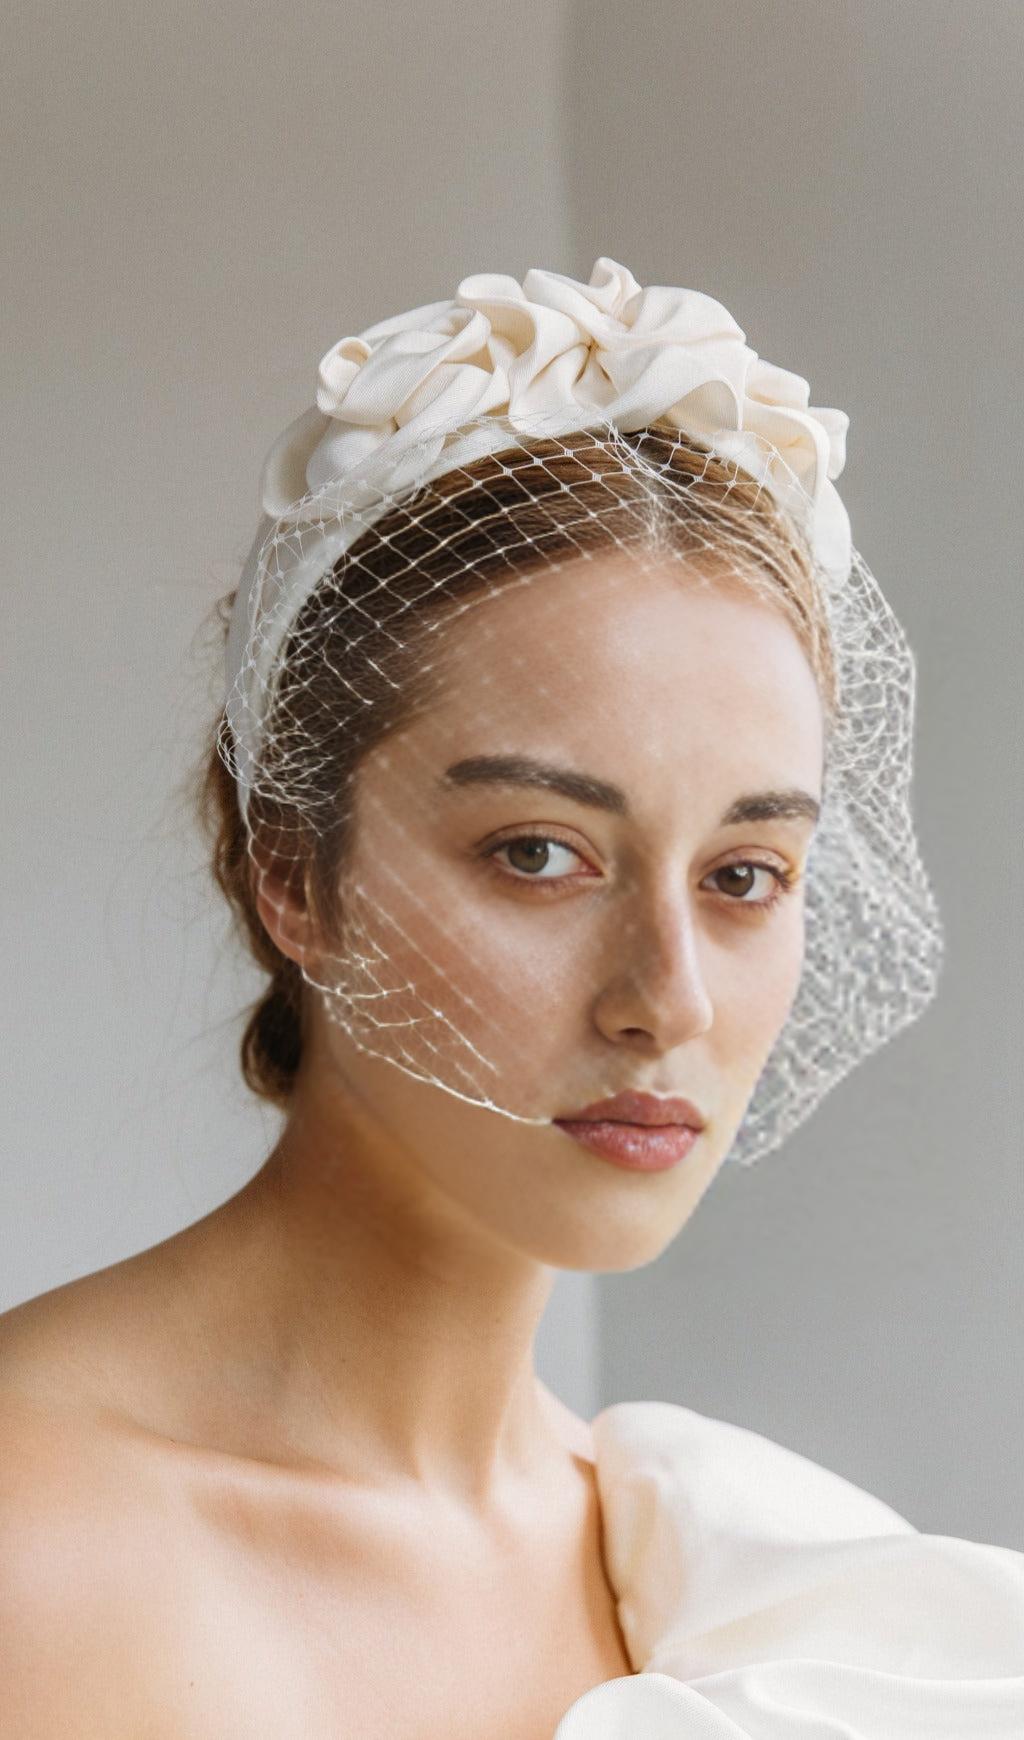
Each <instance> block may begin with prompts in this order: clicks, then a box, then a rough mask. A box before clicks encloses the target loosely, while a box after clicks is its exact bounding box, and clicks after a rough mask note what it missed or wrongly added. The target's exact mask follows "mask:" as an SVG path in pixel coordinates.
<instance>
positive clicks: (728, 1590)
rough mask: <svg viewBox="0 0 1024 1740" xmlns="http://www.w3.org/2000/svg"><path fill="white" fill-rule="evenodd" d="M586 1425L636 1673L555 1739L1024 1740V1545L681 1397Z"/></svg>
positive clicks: (577, 1712)
mask: <svg viewBox="0 0 1024 1740" xmlns="http://www.w3.org/2000/svg"><path fill="white" fill-rule="evenodd" d="M592 1431H593V1442H594V1456H595V1462H596V1469H597V1484H598V1492H599V1495H600V1501H601V1510H602V1516H603V1520H604V1538H605V1558H606V1565H607V1571H608V1577H609V1580H610V1582H611V1585H612V1588H613V1589H614V1591H615V1594H616V1598H617V1601H618V1615H619V1623H620V1625H621V1628H622V1633H623V1637H624V1639H625V1642H626V1647H627V1649H628V1651H629V1657H630V1660H631V1662H632V1664H633V1667H634V1669H635V1673H634V1674H633V1675H624V1676H621V1677H617V1678H615V1679H611V1680H606V1681H605V1682H604V1683H603V1684H601V1685H598V1686H595V1687H593V1688H592V1689H591V1690H590V1691H587V1692H585V1693H584V1694H583V1695H582V1697H579V1698H577V1699H576V1700H575V1702H574V1703H573V1704H572V1705H571V1706H570V1708H569V1709H568V1710H567V1711H566V1712H565V1714H564V1716H563V1717H562V1719H561V1721H560V1722H559V1724H558V1727H557V1729H556V1730H555V1734H554V1736H553V1740H1024V1553H1020V1552H1017V1551H1015V1550H1014V1549H1013V1548H1010V1547H999V1546H987V1545H983V1544H981V1543H980V1542H975V1541H966V1540H958V1539H956V1538H954V1537H953V1536H951V1535H932V1534H922V1533H921V1532H920V1531H919V1530H917V1529H916V1528H915V1527H914V1525H913V1524H912V1523H910V1522H907V1521H906V1519H905V1518H904V1517H902V1516H900V1515H898V1514H897V1512H896V1511H894V1510H892V1509H890V1507H889V1506H888V1505H887V1504H885V1503H883V1501H882V1500H881V1499H879V1498H874V1497H872V1495H871V1494H870V1493H868V1492H865V1491H864V1490H863V1489H862V1488H861V1487H858V1486H854V1485H853V1484H852V1483H851V1482H850V1481H848V1480H846V1479H845V1478H844V1477H843V1476H842V1475H840V1474H834V1473H832V1472H830V1471H829V1470H828V1469H827V1468H822V1467H820V1466H819V1464H818V1463H816V1462H811V1461H809V1460H808V1458H806V1457H804V1456H800V1455H798V1454H797V1453H796V1452H795V1451H793V1450H789V1449H787V1448H786V1447H785V1446H783V1445H781V1444H777V1443H775V1442H774V1441H773V1440H772V1439H770V1438H765V1437H763V1436H762V1435H761V1434H760V1433H758V1432H753V1431H750V1430H749V1429H748V1428H746V1427H744V1426H737V1425H733V1424H731V1423H729V1422H728V1421H725V1420H717V1419H713V1418H711V1417H710V1416H708V1415H705V1414H698V1413H695V1412H694V1411H693V1410H692V1409H690V1408H683V1407H678V1406H677V1405H676V1404H675V1403H672V1402H617V1403H615V1404H614V1405H613V1406H611V1407H609V1408H605V1409H604V1411H603V1412H602V1413H599V1414H598V1415H597V1416H596V1418H595V1419H594V1421H593V1422H592ZM1018 1448H1019V1447H1018ZM1014 1470H1015V1474H1016V1477H1017V1478H1020V1475H1021V1463H1020V1461H1019V1460H1018V1459H1017V1458H1014Z"/></svg>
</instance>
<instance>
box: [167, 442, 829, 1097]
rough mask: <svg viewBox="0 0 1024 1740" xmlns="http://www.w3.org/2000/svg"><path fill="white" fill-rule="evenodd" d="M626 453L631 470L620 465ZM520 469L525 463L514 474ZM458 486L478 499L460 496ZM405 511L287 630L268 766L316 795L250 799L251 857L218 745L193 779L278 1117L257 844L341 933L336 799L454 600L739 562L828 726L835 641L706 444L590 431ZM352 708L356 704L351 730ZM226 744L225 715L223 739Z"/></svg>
mask: <svg viewBox="0 0 1024 1740" xmlns="http://www.w3.org/2000/svg"><path fill="white" fill-rule="evenodd" d="M623 443H625V444H627V445H628V446H629V448H631V449H632V450H633V453H634V454H635V455H636V456H637V457H638V459H639V460H640V462H641V463H640V464H639V465H637V466H635V467H634V465H633V463H632V462H631V463H630V464H629V465H627V466H624V464H623V457H622V444H623ZM524 455H528V456H529V458H530V460H531V461H535V462H536V463H532V462H528V463H523V460H524ZM469 483H475V484H477V485H481V486H483V487H478V488H475V489H467V484H469ZM456 498H457V505H456ZM414 503H415V505H414V506H412V505H409V504H406V505H402V506H399V507H397V508H392V509H391V510H390V511H389V512H388V514H387V515H386V517H382V518H381V519H380V520H378V521H377V522H376V523H375V524H374V525H373V526H372V527H371V528H370V529H369V531H367V532H365V533H364V534H363V535H362V536H361V537H360V538H359V540H358V541H357V542H356V543H355V544H353V545H352V547H351V549H349V550H348V551H347V552H346V553H345V554H343V555H342V556H341V557H340V558H339V560H338V562H337V564H336V565H335V568H334V570H333V577H327V578H325V581H324V582H323V583H322V584H321V585H320V586H319V587H317V589H316V590H315V591H314V593H313V595H312V597H311V598H310V599H309V600H308V601H307V603H306V605H305V606H304V607H303V609H302V611H301V613H300V615H299V617H298V619H297V622H296V624H295V625H294V628H293V629H292V632H291V636H290V639H289V644H288V649H287V656H286V657H285V658H284V659H283V660H282V662H281V666H280V672H281V674H280V679H279V684H278V688H277V691H276V693H275V696H274V703H273V707H274V723H273V733H272V746H271V748H270V749H268V750H267V751H265V756H266V758H267V761H268V762H269V761H271V760H272V761H273V762H276V763H277V764H278V765H285V764H287V765H288V766H289V767H290V768H291V769H292V770H293V771H294V769H295V767H296V766H298V767H299V768H303V767H308V768H309V769H312V770H315V792H314V791H313V790H312V789H311V782H310V781H309V780H308V779H307V780H304V781H303V780H300V781H299V782H298V783H299V785H300V786H301V787H302V802H301V805H299V804H296V803H295V802H294V801H287V800H285V799H282V798H281V796H280V795H278V796H277V797H271V796H270V795H268V794H269V793H270V792H271V791H273V790H274V788H275V782H274V780H273V778H272V777H271V778H270V779H269V780H268V782H267V790H266V791H264V790H263V788H262V787H260V788H257V789H256V790H254V791H253V792H252V793H251V795H250V801H249V827H250V828H251V829H252V843H250V838H249V833H248V831H247V827H246V823H245V821H243V818H242V816H241V813H240V810H239V806H238V793H237V788H236V785H235V779H234V776H233V773H232V771H231V769H230V768H229V766H228V765H227V763H226V761H225V759H224V756H223V754H222V752H221V749H220V748H219V747H218V743H217V741H216V739H215V741H214V743H213V745H212V747H211V748H210V749H209V751H208V752H207V751H204V754H203V760H202V765H201V768H200V770H199V772H198V793H197V798H198V804H197V807H198V812H199V819H200V823H201V825H202V827H203V829H204V831H205V832H206V834H207V836H208V837H209V838H210V840H211V842H212V847H213V857H212V865H211V868H212V873H213V876H214V879H215V881H216V883H217V885H218V887H219V888H220V889H221V891H222V893H223V894H224V896H225V897H226V899H227V901H228V903H229V905H230V907H231V909H232V911H233V914H234V918H235V921H236V924H237V925H238V927H239V928H240V929H241V932H242V935H243V937H244V940H245V942H246V943H247V945H248V948H249V951H250V953H251V955H252V956H253V958H254V959H255V960H256V962H257V963H258V965H259V966H261V967H262V968H263V969H264V970H265V971H266V972H267V973H268V974H269V976H270V983H269V984H268V986H267V988H266V990H265V991H264V992H263V994H262V996H261V997H260V998H259V999H258V1000H257V1002H256V1003H255V1005H254V1006H253V1008H252V1011H251V1013H250V1015H249V1019H248V1022H247V1024H246V1027H245V1031H244V1033H243V1035H242V1041H241V1067H242V1074H243V1076H244V1078H245V1080H246V1082H247V1083H248V1085H249V1087H250V1088H251V1089H252V1090H253V1092H254V1093H256V1094H258V1095H260V1096H262V1097H263V1098H265V1099H268V1100H271V1101H272V1102H273V1103H274V1104H276V1105H278V1106H281V1107H286V1106H287V1103H288V1099H289V1096H290V1094H291V1091H292V1086H293V1083H294V1079H295V1075H296V1072H297V1070H298V1068H299V1063H300V1060H301V1057H302V1043H303V1017H304V1007H305V1005H304V999H303V977H302V973H301V970H300V968H299V967H298V966H297V964H296V963H295V962H294V961H292V960H290V959H289V958H288V957H287V956H286V955H284V954H282V953H281V951H280V950H279V949H278V948H277V946H276V944H275V943H274V942H273V941H272V940H271V938H270V936H269V934H268V932H267V930H266V929H265V927H264V925H263V922H262V920H261V919H260V917H259V913H258V911H257V908H256V903H255V890H254V874H253V872H254V863H253V855H252V854H253V844H256V843H258V846H259V850H260V853H261V857H260V861H261V862H266V861H268V860H272V861H273V862H274V864H275V868H276V869H277V871H278V873H281V872H282V871H283V873H284V874H285V876H286V878H287V879H288V880H289V881H290V880H291V878H292V877H296V878H300V879H301V880H302V881H303V882H304V883H305V888H306V894H307V897H308V898H309V899H311V901H312V902H313V903H314V904H315V905H316V907H317V909H318V911H319V912H320V913H321V914H322V915H323V917H324V918H325V919H326V921H327V922H328V924H331V923H336V922H337V919H338V916H339V915H338V910H337V894H338V885H339V878H338V868H339V865H340V864H342V863H343V862H344V856H345V850H346V846H347V844H348V836H347V822H348V816H349V812H348V810H347V807H346V806H345V805H344V804H342V803H340V802H339V801H338V799H339V794H341V793H342V792H344V791H346V790H348V789H349V788H350V782H351V781H352V778H353V776H354V774H355V771H356V768H357V765H358V763H359V761H360V760H361V758H362V757H363V756H364V755H365V754H366V753H367V751H368V750H369V749H370V748H371V747H372V746H373V745H374V744H376V743H378V742H379V741H380V740H381V739H382V738H383V737H385V736H386V735H388V733H389V732H392V731H394V730H395V729H396V728H397V727H398V726H399V725H400V724H401V723H402V722H403V720H405V719H406V718H407V717H408V716H409V715H410V713H411V712H412V711H414V710H415V708H416V707H418V706H420V705H422V704H424V703H425V704H429V697H430V692H431V687H430V685H432V684H434V683H436V681H437V677H438V672H439V670H440V666H439V664H438V661H437V660H436V659H434V660H422V659H421V658H420V656H419V655H420V653H421V650H422V646H423V636H422V631H424V630H426V631H428V632H429V631H430V630H431V629H433V628H436V626H437V624H438V621H439V619H440V618H441V617H442V616H444V615H445V613H446V612H447V610H448V608H449V606H450V604H451V603H452V601H456V600H464V599H465V598H466V597H468V596H471V595H473V594H476V593H479V592H481V591H484V590H487V589H493V588H494V587H495V586H499V585H502V584H508V583H510V582H513V581H515V580H516V579H519V578H522V577H523V576H524V575H525V574H526V573H527V572H528V571H529V570H531V569H536V568H537V566H538V564H543V563H546V562H549V561H567V560H571V559H573V558H575V557H578V556H580V555H581V554H582V553H583V552H584V551H586V552H588V553H589V554H591V555H598V554H600V553H602V552H603V551H607V552H609V553H611V552H613V551H620V550H621V549H622V548H623V546H627V547H631V548H633V549H638V548H643V549H646V550H648V551H651V550H653V551H657V550H658V549H659V548H660V549H666V548H667V549H668V550H669V551H670V552H671V553H673V554H676V555H683V556H687V557H690V558H692V559H693V560H694V565H695V566H696V565H697V563H698V561H699V559H700V558H701V557H703V558H704V563H703V566H705V567H706V566H707V558H708V557H709V556H710V557H711V559H712V561H713V559H714V555H715V552H716V551H719V552H721V553H728V554H730V555H732V556H733V557H734V556H735V553H736V551H737V550H740V551H742V552H743V553H744V554H745V556H746V558H747V560H746V562H745V563H744V564H743V566H744V568H745V570H746V571H747V574H748V575H749V577H750V579H751V582H752V583H753V584H754V585H756V586H757V589H758V590H759V591H760V592H761V593H762V594H763V593H764V592H766V591H767V593H768V595H769V596H770V597H771V598H772V600H773V602H775V603H777V604H778V605H780V606H781V607H782V608H783V609H784V611H785V613H786V615H787V616H788V618H789V620H790V621H791V623H792V624H793V626H794V628H795V629H796V632H797V634H798V636H799V638H800V640H801V643H802V645H803V647H804V650H805V653H806V654H807V657H808V660H809V662H810V664H811V668H812V669H813V671H814V673H815V676H816V678H817V680H818V686H819V691H820V693H821V696H822V701H823V706H824V709H825V713H826V719H827V720H831V719H832V718H834V715H835V708H836V674H835V668H834V663H833V655H832V646H831V638H830V635H829V632H828V626H827V617H826V613H825V606H824V602H823V598H822V595H821V592H820V588H819V583H818V580H817V577H816V573H815V569H814V565H813V562H812V560H811V557H810V555H809V552H808V549H807V545H806V543H805V541H804V539H803V537H802V535H801V533H800V532H799V530H798V529H797V528H796V527H795V526H794V524H793V522H792V521H791V519H790V518H789V516H788V515H786V514H785V513H783V511H782V510H781V509H780V508H779V506H778V505H777V503H776V502H775V500H774V498H773V497H772V496H771V495H770V493H768V492H767V491H766V490H764V489H763V488H761V487H760V486H759V485H758V484H757V483H756V482H755V480H754V479H753V478H752V477H749V476H748V475H747V474H746V473H745V472H742V471H740V470H738V469H737V468H736V467H735V466H734V465H732V464H730V463H727V462H725V461H722V460H720V459H717V458H715V457H714V456H712V455H711V454H710V453H709V452H708V450H707V449H706V448H705V447H703V446H701V445H700V444H699V443H697V442H690V441H688V440H685V439H682V438H680V436H679V435H678V433H677V432H675V431H673V432H672V433H671V434H668V433H666V432H665V431H662V430H658V429H646V430H641V431H639V432H637V433H633V434H629V435H625V436H623V435H617V436H616V437H615V438H614V440H612V439H609V438H607V437H605V436H602V435H601V434H600V433H597V434H595V433H593V432H582V433H580V432H577V433H575V434H573V435H570V436H566V437H564V438H561V439H558V440H553V439H540V438H533V439H523V440H522V442H521V443H520V444H519V445H518V446H517V447H516V448H515V449H514V450H509V451H506V452H504V453H502V454H494V455H488V456H486V457H484V458H482V459H478V460H475V461H474V462H472V463H471V464H469V465H466V466H463V467H461V468H460V469H458V470H457V471H455V472H448V473H445V474H443V475H442V476H441V477H439V478H437V479H435V480H434V481H432V482H431V483H429V484H428V485H426V486H424V488H423V489H422V490H421V491H420V492H418V493H417V495H416V496H415V498H414ZM382 532H386V533H387V536H386V537H382V536H381V534H382ZM382 586H384V587H386V589H387V598H388V603H389V611H390V613H391V616H392V618H393V616H394V613H395V612H396V611H397V612H398V613H399V615H400V617H401V627H402V634H401V636H396V635H395V633H394V631H393V628H392V627H391V626H390V624H384V623H383V622H379V621H377V620H376V618H374V617H372V616H368V613H367V611H366V601H367V599H368V598H369V597H372V596H377V597H379V596H380V588H381V587H382ZM233 601H234V593H231V594H228V596H227V597H226V598H223V599H222V600H221V601H220V603H219V605H218V606H217V613H218V615H219V616H220V618H221V620H222V622H223V623H224V625H225V628H226V624H227V621H228V618H229V616H230V611H231V606H232V604H233ZM434 645H435V647H436V640H435V643H434ZM297 647H301V649H302V651H301V659H299V660H298V661H297V660H296V658H295V657H294V649H295V648H297ZM428 666H429V668H430V671H431V676H430V679H429V682H428V681H427V680H426V679H425V677H424V673H425V671H426V669H427V667H428ZM370 678H372V680H373V689H372V692H370V693H369V694H368V693H367V687H368V680H369V679H370ZM353 693H355V694H356V695H358V696H359V697H360V700H361V703H362V704H361V705H360V707H359V709H358V710H357V712H356V713H353V709H352V705H351V697H352V695H353ZM366 701H369V702H370V704H369V705H366V704H365V703H366ZM224 729H225V726H224V720H223V716H221V718H220V720H219V721H218V733H223V731H224ZM270 736H271V734H270V733H268V739H269V738H270ZM263 764H264V763H262V762H261V765H263ZM271 772H272V767H271Z"/></svg>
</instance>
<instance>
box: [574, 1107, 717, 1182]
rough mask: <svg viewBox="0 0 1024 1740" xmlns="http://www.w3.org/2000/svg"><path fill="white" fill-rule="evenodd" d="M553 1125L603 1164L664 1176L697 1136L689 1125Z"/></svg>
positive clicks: (591, 1121) (589, 1121)
mask: <svg viewBox="0 0 1024 1740" xmlns="http://www.w3.org/2000/svg"><path fill="white" fill-rule="evenodd" d="M553 1122H554V1123H555V1124H557V1126H558V1128H559V1129H560V1130H564V1131H565V1133H566V1135H567V1136H573V1137H575V1139H576V1141H577V1142H581V1143H582V1144H583V1146H584V1147H585V1148H589V1149H590V1150H591V1152H592V1153H594V1154H600V1156H601V1158H602V1160H610V1161H611V1162H612V1164H613V1165H615V1166H625V1167H627V1168H628V1169H629V1170H630V1171H632V1172H664V1171H665V1170H666V1168H667V1167H669V1166H675V1165H677V1164H678V1162H679V1161H680V1160H683V1159H685V1157H686V1155H687V1154H688V1153H689V1152H690V1149H691V1148H692V1147H693V1144H694V1143H695V1142H696V1141H697V1138H698V1137H699V1135H700V1131H699V1130H695V1129H694V1128H693V1126H692V1125H691V1124H624V1123H618V1122H617V1121H614V1120H612V1119H611V1118H580V1119H576V1120H573V1119H570V1118H555V1119H554V1120H553Z"/></svg>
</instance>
